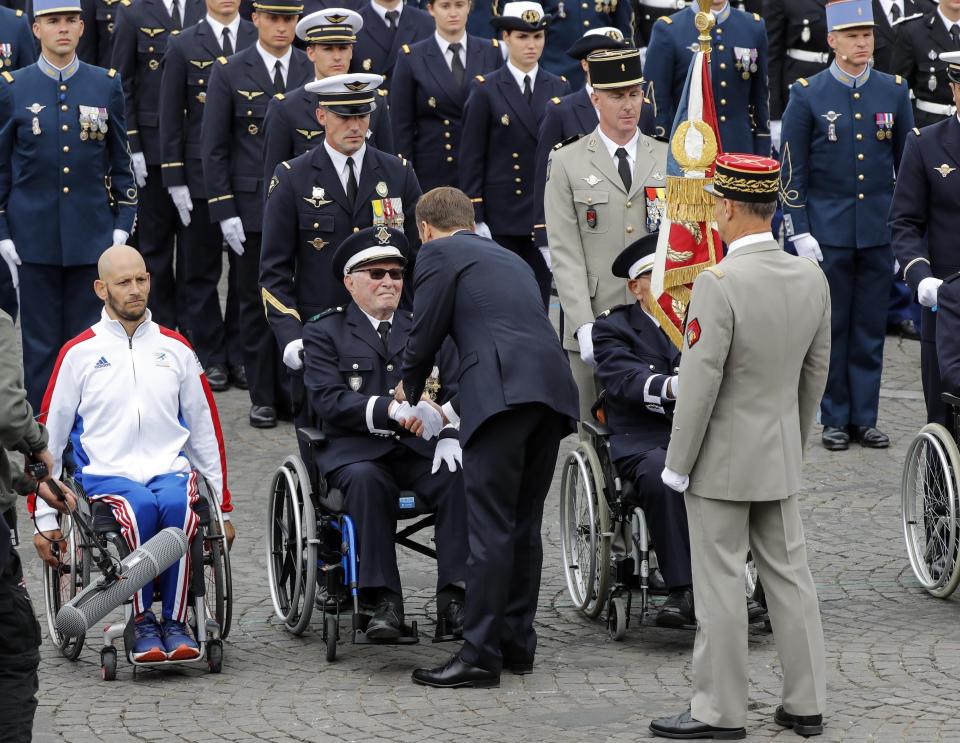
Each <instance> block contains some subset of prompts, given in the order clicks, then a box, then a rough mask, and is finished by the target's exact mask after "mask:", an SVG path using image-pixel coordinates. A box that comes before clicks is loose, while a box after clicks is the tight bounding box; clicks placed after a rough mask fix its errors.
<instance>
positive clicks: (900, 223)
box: [888, 135, 933, 291]
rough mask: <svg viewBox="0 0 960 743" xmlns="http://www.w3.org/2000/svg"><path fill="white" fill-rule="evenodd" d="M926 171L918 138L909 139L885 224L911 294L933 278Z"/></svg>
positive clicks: (913, 136) (928, 187)
mask: <svg viewBox="0 0 960 743" xmlns="http://www.w3.org/2000/svg"><path fill="white" fill-rule="evenodd" d="M925 171H926V166H925V165H924V162H923V149H922V148H921V147H920V136H919V135H911V136H909V137H907V144H906V147H905V148H904V152H903V158H902V159H901V160H900V171H899V173H898V175H897V187H896V189H895V190H894V192H893V200H892V201H891V203H890V217H889V220H888V221H889V225H890V242H891V243H892V245H893V252H894V254H895V255H896V256H897V261H898V262H899V263H900V270H901V271H903V277H904V279H906V281H907V283H908V284H909V285H910V288H911V289H913V291H917V287H918V286H919V285H920V282H921V281H923V280H924V279H926V278H929V277H931V276H933V271H932V270H931V267H930V254H929V251H928V249H927V241H926V234H927V204H928V203H929V199H930V183H929V181H928V180H927V177H926V175H925Z"/></svg>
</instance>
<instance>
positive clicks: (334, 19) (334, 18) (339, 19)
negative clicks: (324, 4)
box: [324, 13, 347, 26]
mask: <svg viewBox="0 0 960 743" xmlns="http://www.w3.org/2000/svg"><path fill="white" fill-rule="evenodd" d="M324 18H326V19H327V20H328V21H330V23H333V24H336V25H338V26H339V25H340V24H341V23H343V22H344V21H345V20H347V17H346V16H345V15H341V14H339V13H337V14H335V15H328V16H324Z"/></svg>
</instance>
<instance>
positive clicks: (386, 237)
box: [376, 225, 390, 245]
mask: <svg viewBox="0 0 960 743" xmlns="http://www.w3.org/2000/svg"><path fill="white" fill-rule="evenodd" d="M376 235H377V240H379V241H380V244H381V245H386V244H387V243H388V242H390V233H389V232H388V231H387V228H386V227H385V226H384V225H380V228H379V229H378V230H377V232H376Z"/></svg>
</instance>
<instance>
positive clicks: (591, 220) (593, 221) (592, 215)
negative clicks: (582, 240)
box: [587, 206, 597, 230]
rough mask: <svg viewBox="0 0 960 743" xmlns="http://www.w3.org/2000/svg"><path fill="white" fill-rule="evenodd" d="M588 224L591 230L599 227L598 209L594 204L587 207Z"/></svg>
mask: <svg viewBox="0 0 960 743" xmlns="http://www.w3.org/2000/svg"><path fill="white" fill-rule="evenodd" d="M587 225H588V226H589V227H590V229H591V230H593V229H596V227H597V210H596V209H594V208H593V207H592V206H590V207H587Z"/></svg>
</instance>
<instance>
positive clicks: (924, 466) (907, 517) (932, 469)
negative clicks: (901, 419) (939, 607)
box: [901, 423, 960, 598]
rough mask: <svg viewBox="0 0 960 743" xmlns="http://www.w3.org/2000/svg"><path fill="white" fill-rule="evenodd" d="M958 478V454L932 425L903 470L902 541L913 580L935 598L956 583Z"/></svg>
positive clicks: (959, 572) (959, 578) (959, 565)
mask: <svg viewBox="0 0 960 743" xmlns="http://www.w3.org/2000/svg"><path fill="white" fill-rule="evenodd" d="M958 472H960V451H958V450H957V445H956V443H955V442H954V440H953V437H952V436H951V435H950V432H949V431H947V429H946V428H944V427H943V426H941V425H939V424H937V423H930V424H928V425H926V426H924V427H923V428H922V429H920V432H919V433H918V434H917V435H916V437H915V438H914V439H913V441H912V442H910V447H909V449H908V450H907V460H906V463H905V464H904V467H903V479H902V493H901V494H902V501H903V536H904V539H905V541H906V543H907V555H908V557H909V559H910V567H911V568H913V574H914V575H915V576H916V577H917V580H918V581H919V582H920V585H921V586H923V588H925V589H926V590H927V591H928V592H929V593H931V594H933V595H934V596H936V597H937V598H946V597H947V596H949V595H950V594H951V593H953V591H954V590H955V589H956V587H957V584H958V583H960V559H958V557H960V556H958V554H957V552H958V546H960V534H958V522H957V519H958V510H960V506H958V500H957V473H958Z"/></svg>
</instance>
